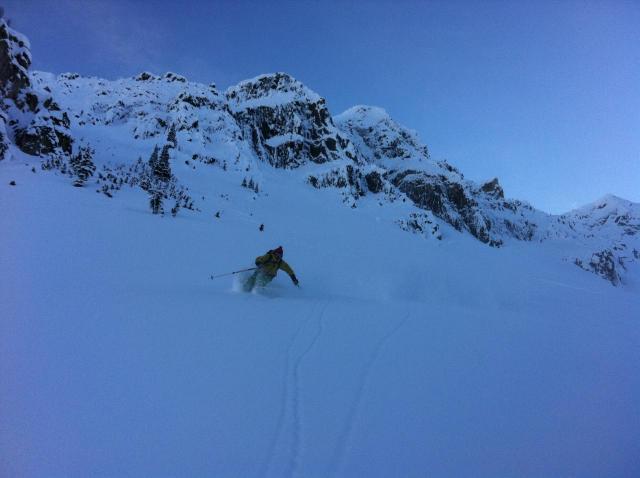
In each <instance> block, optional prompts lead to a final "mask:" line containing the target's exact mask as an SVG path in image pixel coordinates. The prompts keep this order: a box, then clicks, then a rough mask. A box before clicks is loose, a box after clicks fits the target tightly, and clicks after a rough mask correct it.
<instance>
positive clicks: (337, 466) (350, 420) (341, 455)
mask: <svg viewBox="0 0 640 478" xmlns="http://www.w3.org/2000/svg"><path fill="white" fill-rule="evenodd" d="M408 320H409V314H407V315H405V317H404V318H403V319H402V320H401V321H400V322H398V324H396V325H395V326H394V327H393V328H392V329H391V330H390V331H389V332H387V333H386V334H385V335H383V336H382V337H381V338H380V340H378V342H377V343H376V345H375V346H374V348H373V350H372V351H371V355H370V356H369V359H368V360H367V362H366V364H365V366H364V369H363V371H362V373H361V374H360V382H359V383H358V388H357V391H356V396H355V398H354V400H353V402H352V403H351V406H350V407H349V411H348V414H347V419H346V420H345V426H344V429H343V431H342V433H341V434H340V436H339V437H338V441H337V442H338V445H337V447H336V451H335V454H334V460H332V462H331V463H333V467H334V476H340V472H341V471H342V468H343V466H344V460H345V457H346V455H347V452H348V450H349V448H351V441H352V439H353V431H354V429H355V425H356V423H357V421H358V413H359V411H360V408H361V406H362V401H363V399H364V396H365V391H366V389H367V388H368V385H369V381H370V380H371V375H372V373H373V370H374V365H375V363H376V360H377V359H378V357H379V356H380V353H381V352H382V349H383V348H384V346H385V345H386V343H387V342H388V341H389V340H391V338H392V337H393V336H394V335H395V334H396V333H397V332H398V331H399V330H400V329H401V328H402V326H403V325H404V324H405V323H407V321H408Z"/></svg>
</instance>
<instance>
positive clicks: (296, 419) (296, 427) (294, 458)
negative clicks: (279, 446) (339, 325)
mask: <svg viewBox="0 0 640 478" xmlns="http://www.w3.org/2000/svg"><path fill="white" fill-rule="evenodd" d="M328 306H329V301H328V300H327V302H326V303H325V304H324V306H323V307H322V310H321V311H320V315H319V316H318V319H317V323H318V326H317V329H316V333H315V335H314V336H313V339H311V342H309V345H308V346H307V348H306V349H305V350H304V352H302V353H301V354H300V356H299V357H298V360H296V363H295V366H294V368H293V397H292V414H293V443H292V445H291V457H290V460H289V473H287V476H290V477H292V478H293V476H295V474H296V471H297V469H298V466H299V463H300V452H301V450H300V448H301V446H300V445H301V442H302V418H301V416H300V408H301V407H300V366H301V364H302V360H303V359H304V358H305V357H306V356H307V354H308V353H309V352H311V350H312V349H313V348H314V347H315V345H316V343H318V339H319V338H320V336H321V335H322V330H323V328H324V327H323V319H324V312H325V310H326V309H327V307H328Z"/></svg>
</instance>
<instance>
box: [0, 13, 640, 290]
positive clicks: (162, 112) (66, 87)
mask: <svg viewBox="0 0 640 478" xmlns="http://www.w3.org/2000/svg"><path fill="white" fill-rule="evenodd" d="M3 28H5V29H7V28H8V27H6V25H5V26H3ZM7 31H9V30H7ZM5 36H6V37H7V38H8V39H11V38H13V39H14V40H13V41H14V43H15V42H16V41H18V40H15V39H19V38H20V37H19V36H18V34H15V35H13V34H11V35H9V34H7V35H5ZM7 38H5V43H6V40H7ZM18 43H19V45H21V46H19V49H20V52H21V53H20V54H21V55H23V57H24V58H27V59H30V53H29V51H28V42H26V41H23V40H19V42H18ZM17 48H18V47H15V48H14V46H11V47H10V48H8V50H7V51H13V52H15V51H18V49H17ZM25 52H26V53H25ZM25 55H26V56H25ZM21 58H22V57H21ZM4 63H6V65H4V68H3V69H1V70H0V71H9V72H11V71H13V72H14V73H15V72H17V73H15V74H14V77H19V75H20V72H24V71H26V69H25V68H22V66H23V65H22V66H21V65H20V64H19V63H20V62H18V61H17V60H16V58H13V57H12V58H10V59H9V60H5V61H4ZM16 64H18V66H19V67H16V66H15V65H16ZM11 65H13V67H12V66H11ZM26 66H27V67H28V64H27V65H26ZM14 67H15V68H14ZM20 68H22V69H20ZM7 78H8V79H5V80H4V83H3V84H5V85H6V84H15V83H16V82H15V81H14V80H11V78H13V77H11V78H9V77H7ZM0 79H2V78H0ZM12 81H13V83H12ZM9 123H11V124H12V127H11V128H7V125H8V124H9ZM171 128H173V129H174V130H175V131H176V136H177V145H178V146H177V148H175V149H174V150H172V151H173V153H172V154H173V159H172V161H173V163H174V164H175V165H176V168H175V174H176V175H183V176H184V177H185V178H188V176H189V175H192V174H198V173H197V171H199V169H198V168H199V166H197V164H198V163H204V165H205V166H206V167H210V166H211V165H213V166H217V167H219V168H220V169H222V170H223V171H224V172H226V173H227V174H230V175H231V177H233V181H237V183H238V184H249V183H251V184H254V186H255V187H254V188H249V189H250V190H255V191H258V190H260V191H262V192H268V189H269V187H277V184H276V183H277V179H276V177H277V175H272V174H268V175H267V176H269V177H271V185H269V183H268V182H265V179H264V177H265V175H264V173H265V172H266V170H265V168H264V165H266V166H269V167H274V168H275V169H288V170H290V169H298V168H299V169H300V175H301V176H302V179H303V180H304V181H306V182H307V183H308V184H309V185H310V186H312V187H315V188H319V189H321V188H331V189H333V190H334V191H336V192H337V196H338V197H339V198H340V199H341V200H342V201H343V202H344V203H346V204H347V205H349V206H350V207H352V208H357V207H358V206H359V205H363V206H366V205H367V204H369V203H375V204H379V205H381V206H385V205H386V206H389V207H390V208H393V210H394V211H395V212H394V214H395V215H396V217H395V221H394V222H396V223H397V224H398V225H400V227H402V228H403V229H406V230H410V231H412V232H417V233H419V234H422V235H424V236H425V237H434V238H437V239H442V240H447V239H448V238H449V237H452V236H453V235H454V234H456V232H455V231H458V232H461V233H468V234H471V235H472V236H473V237H475V238H477V239H478V240H480V241H481V242H483V243H486V244H488V245H491V246H495V247H500V246H503V245H506V244H508V243H509V242H512V241H529V242H540V241H547V240H563V241H572V242H575V243H576V244H580V247H576V249H575V252H572V253H571V254H568V255H567V256H565V257H564V258H565V260H568V261H570V262H573V263H575V264H576V265H578V266H579V267H581V268H583V269H587V270H590V271H592V272H596V273H598V274H599V275H602V276H603V277H605V278H606V279H607V280H609V281H611V282H612V283H614V284H619V283H624V280H625V279H624V277H625V275H626V273H627V269H628V268H629V267H632V264H633V266H635V263H636V262H637V259H638V256H640V253H638V252H637V251H638V250H640V244H638V234H637V229H638V223H639V220H638V218H639V217H640V213H639V212H638V205H636V204H633V203H630V202H628V201H624V200H622V199H619V198H615V197H614V196H609V197H606V198H603V199H602V200H600V201H597V202H596V203H594V204H592V205H588V206H585V207H583V208H580V209H579V210H576V211H572V212H570V213H567V214H564V215H561V216H551V215H548V214H545V213H543V212H541V211H538V210H536V209H535V208H533V207H532V206H530V205H528V204H526V203H525V202H523V201H518V200H515V199H508V198H505V193H504V191H503V189H502V187H501V185H500V183H499V181H498V179H497V178H494V179H492V180H489V181H487V182H485V183H483V184H478V183H475V182H473V181H469V180H468V179H466V178H465V177H464V175H463V174H462V172H461V171H459V170H458V169H457V168H455V167H454V166H453V165H451V164H449V163H447V162H445V161H438V160H434V159H433V158H431V157H430V155H429V150H428V148H427V146H426V145H425V144H424V143H423V142H422V141H421V140H420V138H419V137H418V135H417V133H416V132H415V131H413V130H411V129H408V128H406V127H404V126H402V125H400V124H398V123H397V122H395V121H394V120H393V119H392V118H391V117H390V115H389V114H388V113H387V112H386V111H385V110H384V109H382V108H379V107H375V106H365V105H358V106H354V107H352V108H350V109H348V110H347V111H345V112H343V113H341V114H339V115H337V116H332V115H331V113H330V112H329V110H328V109H327V107H326V102H325V100H324V99H323V98H322V97H321V96H320V95H319V94H318V93H316V92H314V91H313V90H311V89H310V88H308V87H307V86H305V85H304V84H303V83H301V82H300V81H298V80H296V79H295V78H293V77H292V76H290V75H288V74H286V73H273V74H264V75H260V76H257V77H255V78H252V79H249V80H245V81H242V82H240V83H239V84H238V85H236V86H232V87H230V88H228V89H227V90H226V92H225V93H223V94H221V93H220V92H219V91H218V90H217V89H216V87H215V85H214V84H213V83H211V84H209V85H205V84H201V83H197V82H190V81H188V79H187V78H185V77H184V76H181V75H179V74H176V73H173V72H167V73H165V74H163V75H156V74H154V73H150V72H142V73H140V74H139V75H137V76H135V77H133V78H122V79H117V80H105V79H101V78H95V77H83V76H81V75H79V74H77V73H64V74H61V75H57V76H56V75H52V74H50V73H45V72H29V73H28V75H27V76H26V79H25V82H24V84H22V86H21V87H20V88H19V89H18V91H17V93H16V95H15V100H14V101H13V102H5V103H4V106H3V108H2V111H1V115H0V140H2V143H3V144H4V146H3V148H4V151H5V152H6V153H3V154H4V155H5V156H6V155H7V154H10V151H12V147H13V146H12V144H15V147H17V148H19V149H21V150H22V151H23V152H26V153H28V154H32V155H39V156H42V157H45V158H46V157H48V156H51V155H57V156H58V157H60V158H64V157H65V155H66V156H68V155H69V154H71V149H72V144H73V143H76V145H77V146H78V147H79V145H81V144H84V145H88V146H90V147H91V148H92V149H93V150H94V151H95V158H94V160H95V161H96V164H98V165H105V166H107V167H109V165H111V164H114V163H116V164H129V165H133V164H134V163H136V162H138V161H139V160H141V159H142V160H146V158H148V157H149V155H150V154H151V151H152V150H153V149H154V147H156V146H159V147H162V145H163V144H164V143H165V142H166V138H167V134H168V132H169V130H170V129H171ZM74 147H75V146H74ZM187 172H188V174H187ZM185 175H186V176H185ZM189 181H190V180H189V179H186V182H187V183H188V182H189ZM258 183H259V184H260V187H259V188H258V187H257V184H258ZM195 207H196V208H197V207H198V206H197V205H196V206H195ZM603 258H604V259H603ZM603 261H604V262H606V264H605V265H604V266H603V265H602V262H603ZM605 269H606V270H605Z"/></svg>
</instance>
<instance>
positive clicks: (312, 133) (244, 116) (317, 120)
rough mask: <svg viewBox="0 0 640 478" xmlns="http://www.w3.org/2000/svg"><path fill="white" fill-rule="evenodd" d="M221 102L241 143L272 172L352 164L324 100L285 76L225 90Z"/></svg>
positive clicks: (262, 78)
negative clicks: (236, 127)
mask: <svg viewBox="0 0 640 478" xmlns="http://www.w3.org/2000/svg"><path fill="white" fill-rule="evenodd" d="M226 98H227V101H228V104H229V109H230V111H231V113H232V114H233V116H234V117H235V119H236V121H237V122H238V124H239V125H240V128H241V129H242V131H243V136H244V138H245V140H246V141H248V142H249V143H250V144H251V146H252V148H253V150H254V151H255V153H256V155H257V156H258V158H259V159H261V160H263V161H265V162H267V163H269V164H271V165H272V166H274V167H276V168H296V167H298V166H301V165H302V164H305V163H307V162H312V163H317V164H322V163H326V162H329V161H335V160H339V159H342V158H344V157H347V158H349V159H356V158H355V153H354V151H353V147H352V146H351V144H350V142H349V140H348V139H347V138H346V136H343V135H341V134H340V133H339V131H338V129H337V128H336V126H335V125H334V124H333V120H332V118H331V115H330V114H329V111H328V110H327V107H326V104H325V100H324V99H323V98H321V97H320V96H319V95H318V94H317V93H315V92H313V91H311V90H310V89H309V88H307V87H306V86H304V85H303V84H302V83H300V82H299V81H297V80H295V79H294V78H292V77H291V76H289V75H287V74H286V73H275V74H270V75H262V76H259V77H257V78H254V79H252V80H247V81H243V82H242V83H240V84H239V85H237V86H234V87H231V88H229V89H228V90H227V92H226Z"/></svg>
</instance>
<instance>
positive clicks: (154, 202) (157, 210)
mask: <svg viewBox="0 0 640 478" xmlns="http://www.w3.org/2000/svg"><path fill="white" fill-rule="evenodd" d="M149 197H150V199H149V206H150V207H151V212H152V213H153V214H164V209H163V208H162V191H161V190H159V189H150V190H149Z"/></svg>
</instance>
